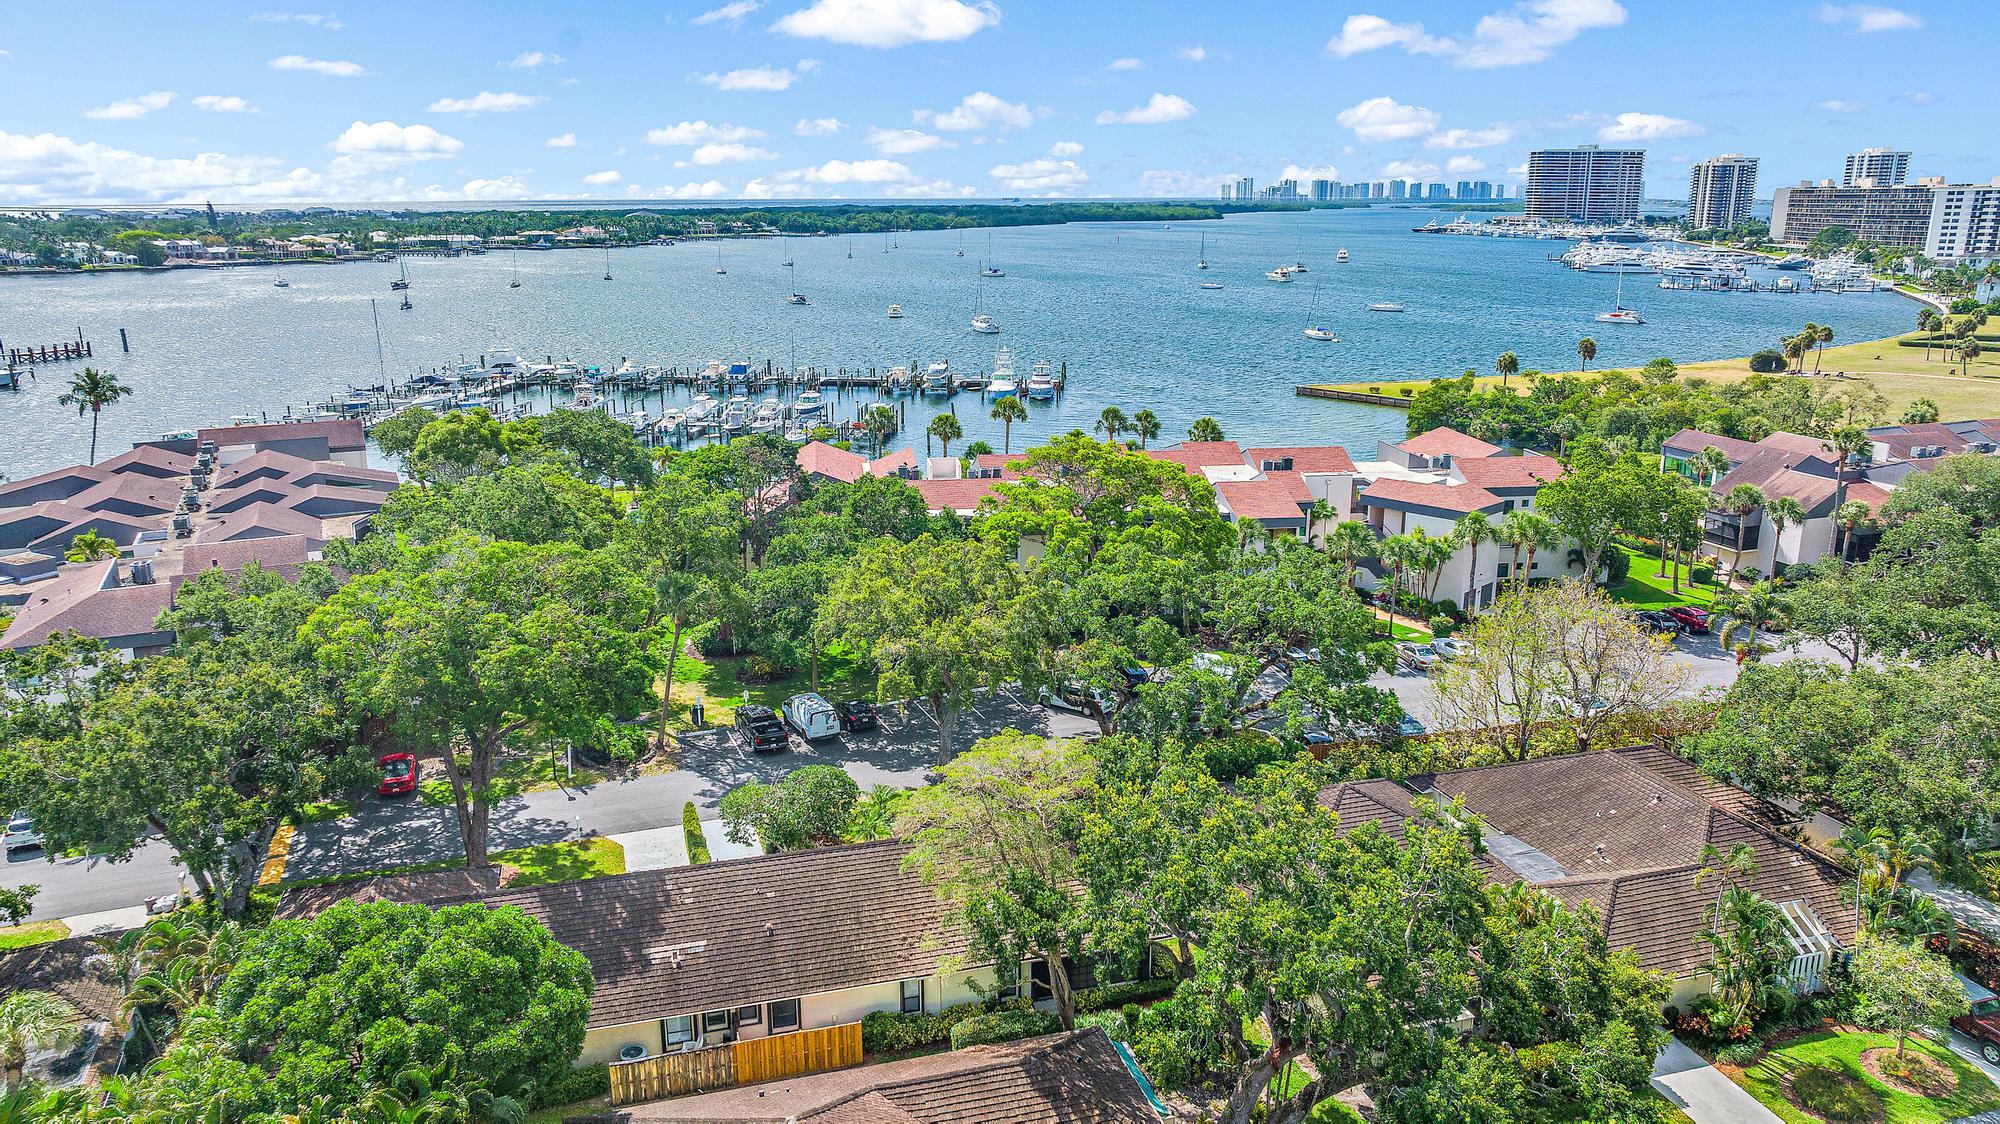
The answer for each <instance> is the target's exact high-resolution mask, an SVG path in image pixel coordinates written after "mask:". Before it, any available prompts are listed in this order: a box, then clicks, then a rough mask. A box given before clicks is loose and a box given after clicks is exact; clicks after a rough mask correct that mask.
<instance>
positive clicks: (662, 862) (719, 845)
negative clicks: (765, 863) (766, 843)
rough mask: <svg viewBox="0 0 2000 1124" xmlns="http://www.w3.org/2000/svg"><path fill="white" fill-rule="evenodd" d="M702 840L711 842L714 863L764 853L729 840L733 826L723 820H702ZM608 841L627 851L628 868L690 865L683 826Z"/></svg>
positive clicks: (652, 829) (631, 833)
mask: <svg viewBox="0 0 2000 1124" xmlns="http://www.w3.org/2000/svg"><path fill="white" fill-rule="evenodd" d="M701 837H702V838H703V839H705V840H707V841H708V858H709V861H710V862H720V861H722V860H723V859H741V858H748V857H749V856H751V855H761V854H763V853H764V849H763V848H762V847H759V846H756V845H755V844H752V845H751V846H748V847H745V846H743V845H742V844H740V843H737V842H735V841H734V840H732V839H730V838H729V827H728V825H727V824H724V823H723V822H722V821H721V820H703V821H701ZM605 838H607V839H609V840H611V841H612V842H613V843H616V844H618V845H619V846H620V847H623V848H625V869H626V870H627V871H634V870H664V869H666V868H668V867H674V866H686V865H688V853H687V832H686V831H684V830H682V828H681V827H680V825H678V824H677V825H675V826H673V827H649V828H646V829H644V830H642V831H626V832H621V833H619V834H617V835H610V836H606V837H605Z"/></svg>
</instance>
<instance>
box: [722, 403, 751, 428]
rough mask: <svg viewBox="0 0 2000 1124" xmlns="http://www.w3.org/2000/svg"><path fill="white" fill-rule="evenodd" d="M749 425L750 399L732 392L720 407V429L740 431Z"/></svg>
mask: <svg viewBox="0 0 2000 1124" xmlns="http://www.w3.org/2000/svg"><path fill="white" fill-rule="evenodd" d="M749 425H750V400H749V399H748V398H745V397H744V396H742V395H741V394H732V395H730V396H729V401H728V403H727V404H725V405H724V406H723V407H722V431H723V432H724V433H741V432H743V430H744V429H746V428H748V426H749Z"/></svg>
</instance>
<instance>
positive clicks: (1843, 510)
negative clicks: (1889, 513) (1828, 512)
mask: <svg viewBox="0 0 2000 1124" xmlns="http://www.w3.org/2000/svg"><path fill="white" fill-rule="evenodd" d="M1833 522H1834V525H1835V526H1837V527H1839V528H1840V530H1841V536H1840V560H1841V561H1842V562H1847V561H1850V560H1851V556H1852V555H1853V553H1854V535H1855V532H1857V531H1859V530H1861V529H1862V528H1863V527H1866V526H1868V525H1869V524H1871V523H1873V522H1875V509H1874V508H1871V507H1869V506H1868V505H1867V504H1866V503H1864V502H1862V501H1861V500H1848V501H1847V502H1846V503H1844V504H1841V505H1840V506H1839V507H1837V508H1835V509H1834V510H1833Z"/></svg>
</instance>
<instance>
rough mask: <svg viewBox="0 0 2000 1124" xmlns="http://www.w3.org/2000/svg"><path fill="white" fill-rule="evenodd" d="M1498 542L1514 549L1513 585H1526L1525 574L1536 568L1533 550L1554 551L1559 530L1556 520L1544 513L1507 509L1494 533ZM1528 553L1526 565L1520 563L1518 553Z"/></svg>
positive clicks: (1557, 542) (1526, 578)
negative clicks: (1498, 529) (1504, 516)
mask: <svg viewBox="0 0 2000 1124" xmlns="http://www.w3.org/2000/svg"><path fill="white" fill-rule="evenodd" d="M1494 537H1495V539H1496V540H1497V541H1499V542H1504V543H1507V544H1508V545H1510V546H1512V547H1513V548H1514V573H1513V577H1514V584H1515V585H1517V586H1522V585H1526V584H1528V574H1529V573H1530V572H1532V571H1533V570H1534V568H1535V553H1536V552H1537V551H1541V550H1554V549H1555V548H1556V547H1558V546H1560V545H1562V532H1561V531H1559V530H1557V529H1556V525H1555V522H1554V521H1553V520H1551V519H1549V518H1548V517H1547V516H1545V515H1541V514H1538V513H1536V512H1533V511H1510V512H1508V513H1507V517H1506V518H1505V519H1502V520H1501V521H1500V531H1499V533H1498V534H1497V535H1496V536H1494ZM1524 550H1525V551H1526V552H1527V554H1528V563H1527V565H1526V566H1523V565H1522V564H1521V552H1522V551H1524Z"/></svg>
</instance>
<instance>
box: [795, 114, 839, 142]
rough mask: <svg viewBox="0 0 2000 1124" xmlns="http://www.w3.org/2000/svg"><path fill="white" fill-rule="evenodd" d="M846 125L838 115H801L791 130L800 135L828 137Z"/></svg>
mask: <svg viewBox="0 0 2000 1124" xmlns="http://www.w3.org/2000/svg"><path fill="white" fill-rule="evenodd" d="M846 127H847V126H845V125H843V124H841V121H840V118H838V117H801V118H799V123H798V124H796V125H793V126H792V132H794V133H796V134H798V135H799V136H802V137H830V136H832V135H833V134H835V133H837V132H839V131H840V130H842V129H844V128H846Z"/></svg>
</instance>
